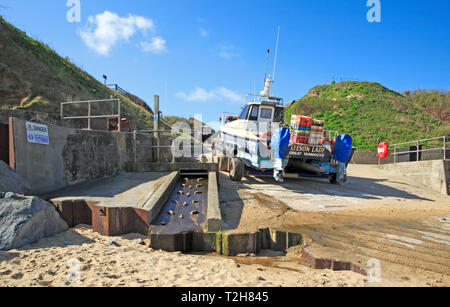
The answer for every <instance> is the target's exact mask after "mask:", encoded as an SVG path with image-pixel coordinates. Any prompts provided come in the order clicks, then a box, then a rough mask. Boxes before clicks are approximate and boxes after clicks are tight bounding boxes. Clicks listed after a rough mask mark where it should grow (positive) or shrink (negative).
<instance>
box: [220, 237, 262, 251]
mask: <svg viewBox="0 0 450 307" xmlns="http://www.w3.org/2000/svg"><path fill="white" fill-rule="evenodd" d="M259 251H260V249H259V244H258V233H257V232H254V233H243V234H223V235H222V254H223V255H225V256H236V255H239V254H245V253H251V254H257V253H259Z"/></svg>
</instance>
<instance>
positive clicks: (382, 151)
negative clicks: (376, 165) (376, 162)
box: [378, 142, 389, 160]
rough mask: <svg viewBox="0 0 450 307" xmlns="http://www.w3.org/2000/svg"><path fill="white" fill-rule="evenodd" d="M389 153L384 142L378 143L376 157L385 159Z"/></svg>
mask: <svg viewBox="0 0 450 307" xmlns="http://www.w3.org/2000/svg"><path fill="white" fill-rule="evenodd" d="M388 154H389V146H388V144H387V143H386V142H383V143H380V144H378V157H380V159H381V160H383V159H386V158H387V156H388Z"/></svg>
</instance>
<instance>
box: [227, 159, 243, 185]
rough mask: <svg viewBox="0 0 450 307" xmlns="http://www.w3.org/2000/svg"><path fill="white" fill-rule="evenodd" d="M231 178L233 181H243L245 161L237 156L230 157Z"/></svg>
mask: <svg viewBox="0 0 450 307" xmlns="http://www.w3.org/2000/svg"><path fill="white" fill-rule="evenodd" d="M230 160H231V161H230V179H231V181H241V180H242V177H243V176H244V163H242V161H241V160H239V159H237V158H232V159H230Z"/></svg>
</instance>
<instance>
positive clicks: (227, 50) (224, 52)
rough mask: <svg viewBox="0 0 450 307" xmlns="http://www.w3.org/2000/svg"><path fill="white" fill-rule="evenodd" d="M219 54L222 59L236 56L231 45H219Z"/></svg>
mask: <svg viewBox="0 0 450 307" xmlns="http://www.w3.org/2000/svg"><path fill="white" fill-rule="evenodd" d="M219 56H220V57H222V58H224V59H227V60H229V59H231V58H234V57H236V56H238V54H237V53H236V51H235V48H234V46H233V45H220V46H219Z"/></svg>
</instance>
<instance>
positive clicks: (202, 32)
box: [200, 28, 209, 37]
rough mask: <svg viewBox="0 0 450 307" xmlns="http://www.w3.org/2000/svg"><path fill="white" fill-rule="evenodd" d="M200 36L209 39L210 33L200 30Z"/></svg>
mask: <svg viewBox="0 0 450 307" xmlns="http://www.w3.org/2000/svg"><path fill="white" fill-rule="evenodd" d="M200 35H201V36H202V37H207V36H208V35H209V32H208V31H206V30H205V29H204V28H200Z"/></svg>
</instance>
